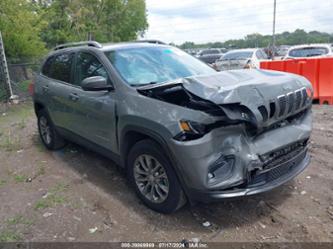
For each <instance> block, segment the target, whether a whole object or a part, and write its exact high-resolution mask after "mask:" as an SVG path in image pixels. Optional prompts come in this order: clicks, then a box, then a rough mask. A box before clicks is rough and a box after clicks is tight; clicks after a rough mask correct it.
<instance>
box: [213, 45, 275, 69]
mask: <svg viewBox="0 0 333 249" xmlns="http://www.w3.org/2000/svg"><path fill="white" fill-rule="evenodd" d="M263 60H268V56H267V54H266V53H265V51H264V50H263V49H260V48H247V49H237V50H232V51H229V52H228V53H226V54H225V55H223V56H222V57H221V58H220V59H219V60H217V61H216V63H215V65H214V68H215V69H216V70H217V71H224V70H232V69H244V68H246V69H250V68H260V61H263Z"/></svg>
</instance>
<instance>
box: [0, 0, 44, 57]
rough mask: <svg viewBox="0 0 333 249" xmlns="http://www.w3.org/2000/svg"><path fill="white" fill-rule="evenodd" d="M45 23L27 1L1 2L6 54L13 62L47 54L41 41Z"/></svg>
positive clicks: (0, 17) (6, 0)
mask: <svg viewBox="0 0 333 249" xmlns="http://www.w3.org/2000/svg"><path fill="white" fill-rule="evenodd" d="M42 27H43V23H41V22H39V17H38V14H37V13H36V12H35V11H34V9H33V8H32V5H31V3H29V2H28V1H26V0H1V1H0V31H1V32H2V36H3V40H4V44H5V49H6V54H7V56H8V57H9V58H11V59H12V61H15V60H20V61H22V60H24V59H25V58H29V59H30V58H34V57H39V56H40V55H42V54H44V53H45V44H44V42H43V41H42V40H41V39H40V31H41V29H42Z"/></svg>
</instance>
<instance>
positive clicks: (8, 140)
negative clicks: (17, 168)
mask: <svg viewBox="0 0 333 249" xmlns="http://www.w3.org/2000/svg"><path fill="white" fill-rule="evenodd" d="M0 148H2V149H4V150H5V151H8V152H10V151H17V150H20V149H21V141H20V139H19V137H17V136H13V135H12V134H11V133H10V132H9V133H8V134H7V135H6V136H5V137H4V138H3V139H1V143H0Z"/></svg>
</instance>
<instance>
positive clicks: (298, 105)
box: [258, 88, 308, 122]
mask: <svg viewBox="0 0 333 249" xmlns="http://www.w3.org/2000/svg"><path fill="white" fill-rule="evenodd" d="M307 99H308V96H307V93H306V89H305V88H302V89H299V90H297V91H294V92H290V93H288V94H286V95H280V96H278V97H277V100H276V101H271V102H270V103H269V110H267V108H266V107H265V106H259V107H258V110H259V112H260V114H261V116H262V119H263V121H264V122H266V121H268V120H269V119H271V118H274V117H275V116H277V117H279V118H280V117H283V116H289V115H290V114H293V113H294V112H296V111H298V110H300V109H302V108H303V107H305V105H306V104H307Z"/></svg>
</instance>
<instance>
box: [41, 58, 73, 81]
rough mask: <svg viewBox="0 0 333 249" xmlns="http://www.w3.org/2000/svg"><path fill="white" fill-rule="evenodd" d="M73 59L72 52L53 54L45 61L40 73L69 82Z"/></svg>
mask: <svg viewBox="0 0 333 249" xmlns="http://www.w3.org/2000/svg"><path fill="white" fill-rule="evenodd" d="M73 59H74V54H73V53H70V54H59V55H54V56H52V57H50V58H49V59H48V60H47V61H46V62H45V64H44V66H43V69H42V73H43V74H44V75H45V76H47V77H49V78H52V79H56V80H60V81H63V82H67V83H71V69H72V63H73Z"/></svg>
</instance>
